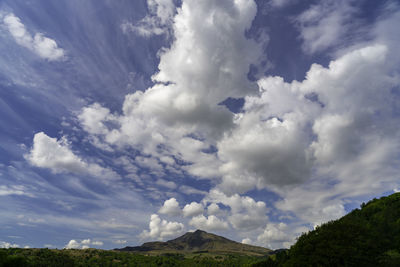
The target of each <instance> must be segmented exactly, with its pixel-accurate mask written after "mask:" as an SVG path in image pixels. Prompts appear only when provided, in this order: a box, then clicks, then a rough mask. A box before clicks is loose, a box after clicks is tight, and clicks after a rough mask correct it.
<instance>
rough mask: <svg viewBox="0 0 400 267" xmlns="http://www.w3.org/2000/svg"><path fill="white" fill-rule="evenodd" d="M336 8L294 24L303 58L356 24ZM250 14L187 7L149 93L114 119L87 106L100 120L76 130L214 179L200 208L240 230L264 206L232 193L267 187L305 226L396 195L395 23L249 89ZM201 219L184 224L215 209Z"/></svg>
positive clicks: (171, 209) (250, 6)
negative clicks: (304, 69)
mask: <svg viewBox="0 0 400 267" xmlns="http://www.w3.org/2000/svg"><path fill="white" fill-rule="evenodd" d="M278 2H279V1H278ZM338 3H345V4H344V5H343V6H342V7H338V5H339V4H336V3H333V1H323V2H321V5H314V6H312V7H311V9H310V10H308V11H307V12H305V13H303V14H302V15H301V16H300V17H299V18H298V21H299V22H300V29H301V32H302V34H303V35H302V36H303V39H304V44H305V47H304V49H305V50H306V51H308V52H309V53H317V52H321V51H325V50H327V49H330V48H333V47H335V48H337V46H338V43H336V40H340V39H341V37H343V36H346V34H347V31H348V30H349V29H351V27H352V26H351V25H354V24H351V23H350V24H348V18H349V17H350V14H352V12H353V9H352V8H351V7H350V6H349V5H348V4H349V3H350V2H348V1H347V2H346V1H339V2H338ZM256 11H257V10H256V4H255V2H254V1H231V0H221V1H211V0H204V1H194V0H184V1H183V2H182V7H181V8H179V9H178V12H177V14H176V15H175V17H174V19H173V31H174V37H175V39H174V41H173V43H172V44H171V46H170V48H167V49H164V50H162V51H160V54H159V55H160V64H159V71H158V72H157V73H156V74H155V75H154V76H153V81H154V86H152V87H151V88H148V89H147V90H146V91H136V92H134V93H132V94H129V95H127V96H126V98H125V101H124V103H123V107H122V113H121V114H118V115H117V114H115V115H113V118H112V119H113V121H110V119H109V117H108V116H109V112H108V109H107V108H103V107H101V106H96V108H95V109H96V110H100V111H101V112H100V113H101V114H100V115H99V117H98V119H92V121H93V122H96V123H94V125H92V124H90V123H87V124H86V126H85V124H82V125H83V126H84V129H85V130H86V131H87V132H88V133H90V134H92V135H95V136H100V137H101V138H103V139H104V142H105V143H107V144H108V145H112V146H113V147H116V148H117V149H124V148H126V147H130V148H134V149H138V150H140V151H141V152H142V154H143V155H144V154H146V156H145V157H142V156H141V157H137V159H136V162H137V164H138V165H140V166H141V167H145V168H151V169H153V168H154V169H155V170H156V171H158V172H160V173H163V171H164V170H163V168H165V164H167V165H168V166H169V167H172V166H173V167H174V168H179V169H180V171H182V172H184V173H185V174H187V175H194V176H196V177H198V178H199V179H200V178H207V179H215V178H216V179H215V180H214V181H212V182H213V184H216V189H215V190H214V191H213V190H212V191H211V192H210V194H208V195H206V197H205V199H204V200H203V202H202V203H203V205H204V207H206V206H207V204H211V205H213V203H214V204H215V205H217V204H219V203H221V204H223V205H224V206H227V207H229V211H228V212H227V213H225V214H224V215H218V216H225V217H224V218H223V219H224V220H225V219H226V220H227V221H228V222H229V223H230V224H231V225H232V226H233V227H234V228H235V229H237V230H243V231H258V230H260V229H261V227H262V226H264V225H265V222H266V221H267V208H266V205H265V203H264V202H261V201H258V202H257V201H255V200H254V199H252V198H249V197H244V196H241V195H239V194H238V193H241V194H243V193H245V192H247V191H249V190H251V189H254V188H258V189H262V188H268V189H269V190H272V191H274V192H275V193H277V194H278V195H279V196H280V197H281V200H280V201H278V202H277V203H276V207H277V208H278V209H280V211H284V212H288V213H290V215H293V216H297V218H298V219H300V220H301V221H302V222H307V223H313V224H318V223H320V222H321V221H324V220H326V219H333V218H337V217H338V216H341V215H342V214H344V212H345V210H344V206H345V204H346V203H347V201H351V199H354V198H356V197H360V196H366V195H368V194H376V192H384V191H385V190H386V191H387V190H391V189H392V188H396V187H397V186H398V167H397V166H398V154H399V148H400V142H399V140H400V138H399V137H400V136H399V131H398V129H397V128H398V125H400V124H399V122H400V121H399V119H398V116H397V117H396V115H395V114H398V106H399V97H398V86H399V84H400V82H399V67H398V66H399V64H398V63H399V60H400V59H399V56H398V51H397V50H398V49H397V47H398V44H399V42H400V40H399V39H398V34H395V33H396V27H394V26H393V25H397V24H398V23H397V22H399V21H400V20H399V17H400V16H399V15H398V14H394V15H392V16H391V17H390V19H387V20H385V21H381V22H380V23H379V25H378V27H376V29H374V30H373V31H372V32H374V34H375V35H376V36H375V37H374V40H372V41H368V42H364V43H363V44H358V45H357V46H352V47H347V49H345V50H341V55H340V56H338V57H337V58H336V59H334V60H332V62H331V63H330V64H329V66H327V67H324V66H321V65H318V64H313V65H312V67H311V68H310V70H309V71H308V73H307V76H306V78H305V79H304V80H303V81H293V82H291V83H287V82H285V81H284V79H283V78H281V77H264V78H262V79H260V80H259V81H258V82H257V84H256V83H252V82H250V81H249V80H248V79H247V74H248V70H249V66H250V64H251V63H254V62H257V59H258V58H259V57H260V55H261V52H262V51H261V49H260V45H258V44H257V43H256V42H254V41H252V40H249V39H248V38H246V37H245V34H244V33H245V31H246V30H247V29H248V28H249V27H250V26H251V23H252V21H253V19H254V16H255V14H256ZM342 21H344V22H343V23H344V24H343V23H342ZM349 25H350V26H349ZM390 25H391V26H390ZM332 38H333V39H332ZM345 45H347V44H345ZM257 89H258V90H257ZM227 97H244V98H245V105H244V107H243V109H242V111H241V112H240V113H239V114H232V113H231V112H230V111H229V110H227V109H226V108H225V107H224V106H221V105H218V104H219V103H221V102H222V101H224V100H225V99H226V98H227ZM89 108H93V106H92V107H89ZM102 112H103V113H102ZM102 114H103V115H102ZM86 117H87V116H86V115H82V116H81V119H82V121H85V118H86ZM110 122H112V123H110ZM105 125H107V127H103V126H105ZM103 139H102V140H103ZM210 148H213V149H212V151H215V152H209V153H206V152H205V151H208V150H210ZM215 148H216V149H215ZM178 162H184V163H185V164H183V165H182V166H180V164H178ZM219 178H221V180H219ZM160 181H161V182H159V183H163V182H162V180H160ZM179 189H182V190H184V189H185V190H186V189H188V190H189V189H190V188H188V187H183V186H181V187H179ZM188 190H186V191H188ZM188 192H189V191H188ZM192 192H193V191H192ZM199 193H200V192H199ZM316 200H318V201H316ZM164 206H165V207H164ZM164 206H163V207H162V208H161V210H160V212H161V213H164V214H175V215H178V214H181V210H180V208H179V203H177V201H176V199H175V202H174V201H172V200H171V202H170V203H169V202H168V203H167V205H166V203H164ZM210 207H211V206H210ZM213 209H214V211H213ZM226 210H227V209H224V211H226ZM209 212H210V213H209V215H210V217H208V218H207V217H205V216H196V218H197V219H196V220H194V221H193V222H192V223H195V224H199V225H200V224H204V225H207V223H208V222H209V221H210V220H216V219H215V218H216V217H215V214H213V213H214V212H217V209H216V206H212V208H210V209H209ZM213 215H214V217H211V216H213ZM210 218H211V219H210ZM158 220H159V221H160V222H159V224H162V223H161V220H160V219H159V218H158ZM154 221H155V222H156V221H157V218H154ZM262 223H263V224H262ZM166 224H168V222H166ZM271 227H272V226H271ZM276 227H278V226H276ZM277 229H278V230H279V227H278V228H277ZM275 230H276V229H275ZM275 230H274V229H272V228H271V229H268V231H267V234H266V236H267V235H273V233H274V231H275ZM275 232H276V231H275ZM149 233H150V232H149ZM268 233H269V234H268ZM155 236H158V234H156V235H155ZM251 238H253V240H254V236H251Z"/></svg>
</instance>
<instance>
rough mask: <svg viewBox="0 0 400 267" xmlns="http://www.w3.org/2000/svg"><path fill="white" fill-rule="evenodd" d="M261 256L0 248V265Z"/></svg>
mask: <svg viewBox="0 0 400 267" xmlns="http://www.w3.org/2000/svg"><path fill="white" fill-rule="evenodd" d="M261 260H262V258H260V257H252V256H240V255H225V256H221V255H218V256H212V255H209V254H198V255H194V256H193V257H185V256H184V255H183V254H166V255H158V256H145V255H142V254H138V253H135V252H119V251H109V250H99V249H83V250H75V249H63V250H56V249H21V248H10V249H0V267H9V266H12V267H19V266H21V267H49V266H55V267H58V266H60V267H61V266H62V267H70V266H71V267H72V266H74V267H75V266H77V267H80V266H82V267H83V266H85V267H86V266H107V267H108V266H110V267H111V266H112V267H118V266H190V267H196V266H215V267H217V266H251V265H252V264H253V263H257V262H259V261H261Z"/></svg>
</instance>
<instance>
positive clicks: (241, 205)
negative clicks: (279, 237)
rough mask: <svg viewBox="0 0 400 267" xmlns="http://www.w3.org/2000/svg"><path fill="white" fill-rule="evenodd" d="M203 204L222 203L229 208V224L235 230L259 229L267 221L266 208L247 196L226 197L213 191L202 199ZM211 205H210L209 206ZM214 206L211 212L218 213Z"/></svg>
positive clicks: (215, 190) (261, 203)
mask: <svg viewBox="0 0 400 267" xmlns="http://www.w3.org/2000/svg"><path fill="white" fill-rule="evenodd" d="M203 201H204V202H210V203H222V204H223V205H225V206H228V207H229V208H230V213H229V216H228V220H229V222H230V223H231V224H232V226H233V227H234V228H235V229H237V230H244V231H251V230H255V229H258V228H260V227H261V226H263V225H264V224H265V221H266V220H267V216H266V213H267V207H266V204H265V202H263V201H257V202H256V201H255V200H254V199H253V198H251V197H249V196H243V197H242V196H240V195H238V194H235V195H232V196H227V195H225V194H224V193H223V192H221V191H219V190H217V189H213V190H211V191H210V193H209V194H208V195H207V196H206V197H205V198H204V200H203ZM211 205H212V204H211ZM218 210H219V208H218V209H217V208H216V207H215V206H213V207H212V208H211V211H214V212H218Z"/></svg>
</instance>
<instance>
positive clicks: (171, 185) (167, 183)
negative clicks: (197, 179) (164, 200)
mask: <svg viewBox="0 0 400 267" xmlns="http://www.w3.org/2000/svg"><path fill="white" fill-rule="evenodd" d="M156 184H158V185H161V186H163V187H166V188H169V189H171V190H172V189H176V188H177V187H178V186H177V185H176V184H175V183H174V182H172V181H166V180H164V179H157V181H156Z"/></svg>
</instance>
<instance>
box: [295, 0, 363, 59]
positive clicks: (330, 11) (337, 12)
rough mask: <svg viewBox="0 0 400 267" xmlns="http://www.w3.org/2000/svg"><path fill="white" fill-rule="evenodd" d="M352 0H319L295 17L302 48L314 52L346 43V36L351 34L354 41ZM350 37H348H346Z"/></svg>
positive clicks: (356, 27)
mask: <svg viewBox="0 0 400 267" xmlns="http://www.w3.org/2000/svg"><path fill="white" fill-rule="evenodd" d="M352 2H354V1H352V0H340V1H337V0H329V1H320V2H319V3H317V4H314V5H312V6H311V7H310V8H309V9H308V10H306V11H305V12H303V13H302V14H301V15H300V16H298V17H297V19H296V20H297V22H298V23H299V30H300V37H301V38H302V39H303V42H304V43H303V50H304V51H305V52H307V53H310V54H312V53H316V52H321V51H324V50H326V49H328V48H332V47H334V46H337V45H342V46H343V45H348V44H346V43H345V41H346V38H347V36H348V35H349V34H351V38H353V40H348V41H354V39H356V37H357V34H359V31H360V29H359V25H358V23H357V18H356V17H355V13H356V11H357V9H356V8H355V7H354V5H352ZM348 39H350V38H348Z"/></svg>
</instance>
